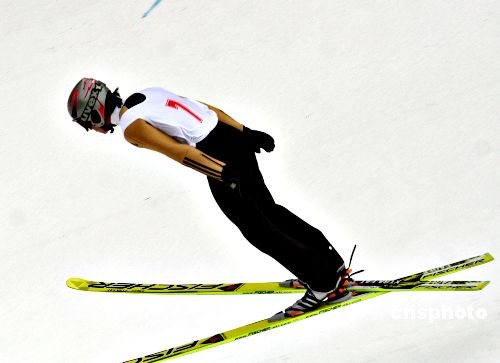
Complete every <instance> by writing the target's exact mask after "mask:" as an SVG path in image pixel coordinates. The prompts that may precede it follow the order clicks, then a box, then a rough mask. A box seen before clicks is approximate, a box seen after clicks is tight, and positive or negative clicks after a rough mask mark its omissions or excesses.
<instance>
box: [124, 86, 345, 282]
mask: <svg viewBox="0 0 500 363" xmlns="http://www.w3.org/2000/svg"><path fill="white" fill-rule="evenodd" d="M124 106H125V107H126V111H125V113H123V115H122V116H121V118H120V122H119V124H120V126H121V128H122V130H123V132H124V134H125V138H126V139H127V141H129V142H130V143H132V144H134V145H136V146H139V147H146V148H149V149H152V150H155V151H159V152H162V153H164V154H166V155H167V156H169V157H171V158H173V159H174V160H176V161H178V162H180V163H182V164H184V165H186V166H189V167H191V168H193V169H195V170H197V171H199V172H202V173H203V174H205V175H207V178H208V184H209V187H210V190H211V192H212V195H213V197H214V199H215V201H216V203H217V204H218V206H219V207H220V209H221V210H222V212H223V213H224V214H225V215H226V216H227V217H228V218H229V220H231V221H232V222H233V223H234V224H235V225H236V226H237V227H238V229H239V230H240V231H241V233H242V234H243V236H244V237H245V238H246V239H247V240H248V241H249V242H250V243H251V244H252V245H253V246H255V247H256V248H258V249H259V250H260V251H262V252H264V253H266V254H267V255H269V256H271V257H272V258H274V259H275V260H276V261H278V262H279V263H280V264H281V265H282V266H284V267H285V268H287V269H288V270H289V271H290V272H291V273H293V274H294V275H295V276H296V277H298V278H299V279H300V280H302V281H304V282H305V283H307V284H308V285H309V287H310V288H312V289H313V290H316V291H329V290H331V289H332V288H334V287H335V283H336V280H335V278H336V276H337V275H338V271H339V269H340V268H341V267H343V266H344V261H343V259H342V258H341V256H340V255H339V254H338V253H337V251H336V250H335V249H334V248H333V246H332V245H331V244H330V243H329V242H328V240H327V239H326V238H325V236H324V235H323V233H321V231H319V230H318V229H316V228H314V227H312V226H311V225H309V224H308V223H306V222H305V221H303V220H302V219H301V218H299V217H298V216H296V215H295V214H293V213H292V212H290V211H289V210H288V209H286V208H285V207H283V206H281V205H279V204H276V202H275V201H274V199H273V197H272V195H271V193H270V192H269V190H268V188H267V186H266V185H265V182H264V178H263V176H262V174H261V172H260V170H259V166H258V163H257V159H256V156H255V152H254V151H253V150H251V149H250V148H248V146H247V144H246V143H245V140H244V139H243V132H242V131H241V130H238V129H237V128H235V127H233V126H230V125H228V124H226V123H224V122H221V121H218V118H217V114H216V113H215V112H214V111H212V110H211V109H210V108H213V107H210V108H209V107H208V106H207V105H205V104H202V103H200V102H197V101H193V100H190V99H187V98H184V97H180V96H178V95H175V94H174V93H172V92H169V91H167V90H165V89H163V88H148V89H145V90H142V91H140V92H138V93H136V94H134V95H132V96H130V97H129V98H128V99H127V100H126V101H125V105H124ZM214 109H215V108H214ZM219 111H220V110H219ZM226 164H230V165H233V166H237V167H238V169H239V170H242V171H243V173H242V174H243V175H242V179H244V183H245V184H244V186H245V193H244V194H243V195H242V194H240V193H238V192H237V191H236V190H233V189H231V188H230V187H229V186H228V185H226V184H225V183H222V182H221V172H222V170H223V168H224V166H225V165H226Z"/></svg>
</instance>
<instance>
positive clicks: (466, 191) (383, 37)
mask: <svg viewBox="0 0 500 363" xmlns="http://www.w3.org/2000/svg"><path fill="white" fill-rule="evenodd" d="M153 3H154V2H153V0H150V1H130V0H125V1H123V0H122V1H116V0H109V1H82V0H73V1H56V0H48V1H43V2H40V1H6V0H2V1H0V6H1V8H0V10H1V12H0V13H1V22H0V34H1V37H0V44H1V49H2V51H1V57H0V65H1V66H0V80H1V82H0V84H1V87H0V99H1V100H2V102H1V103H0V112H1V119H2V123H1V124H2V125H1V131H0V133H1V135H2V142H1V144H0V158H1V159H0V160H1V163H2V164H1V165H2V170H3V172H2V174H1V176H0V180H1V184H0V186H1V188H0V196H1V199H0V200H1V202H2V209H1V213H0V239H1V244H0V249H1V256H2V264H1V267H0V272H1V273H2V276H3V278H2V282H1V299H0V306H1V324H0V331H1V338H0V352H1V353H0V357H1V358H0V360H1V361H3V362H14V361H15V362H64V363H67V362H72V363H80V362H92V363H93V362H118V361H123V360H127V359H132V358H134V357H138V356H142V355H145V354H149V353H154V352H157V351H160V350H163V349H166V348H169V347H173V346H177V345H181V344H184V343H188V342H190V341H192V340H194V339H198V338H203V337H206V336H211V335H213V334H215V333H218V332H221V331H224V330H228V329H232V328H234V327H237V326H239V325H243V324H247V323H250V322H253V321H256V320H260V319H262V318H265V317H268V316H270V315H272V314H273V313H275V312H276V311H278V310H281V309H282V308H284V307H286V306H287V305H288V304H290V303H292V302H293V301H294V300H295V298H297V296H292V295H286V296H231V297H217V296H208V297H203V296H201V297H200V296H192V297H188V296H173V297H167V296H145V295H142V296H136V295H131V296H129V295H123V294H117V295H113V294H98V293H85V292H78V291H74V290H71V289H69V288H67V287H66V285H65V281H66V279H67V278H68V277H71V276H78V277H84V278H89V279H97V280H103V281H106V280H109V281H113V280H117V281H134V282H173V283H189V282H239V281H259V280H263V281H266V280H281V279H286V278H289V277H290V274H289V273H288V272H287V271H286V270H284V269H283V268H282V267H281V266H279V265H278V264H277V263H275V262H273V260H271V259H270V258H269V257H267V256H265V255H263V254H261V253H260V252H258V251H257V250H256V249H254V248H253V247H252V246H251V245H250V244H248V243H247V242H246V241H245V240H244V239H243V237H242V236H240V234H239V232H238V231H237V230H236V228H235V227H234V226H233V225H231V224H230V223H229V222H228V221H227V220H226V219H225V217H224V216H223V215H222V213H221V212H220V211H219V210H218V208H217V206H216V205H215V203H214V202H213V200H212V197H211V195H210V194H209V190H208V187H207V185H206V181H205V180H204V178H203V177H201V176H199V175H196V174H195V173H193V172H192V171H190V170H188V169H187V168H183V167H182V166H181V165H178V164H176V163H175V162H173V161H170V160H168V159H167V158H165V157H164V156H162V155H160V154H155V153H153V152H151V151H148V150H139V149H136V148H133V147H131V146H130V145H129V144H127V143H126V142H125V141H123V140H122V138H123V137H122V135H121V134H120V132H116V133H115V134H113V135H100V134H96V133H88V134H86V133H85V132H82V131H83V130H82V129H81V128H80V127H78V126H77V125H75V124H73V123H72V122H71V121H70V119H69V117H68V114H67V111H66V101H67V97H68V94H69V91H70V90H71V88H72V87H73V86H74V84H75V83H76V82H77V81H78V80H79V79H80V78H81V77H83V76H87V77H95V78H99V79H102V80H103V81H105V82H106V83H107V84H108V85H109V86H110V87H116V86H120V90H121V92H122V95H124V96H126V95H128V94H130V93H132V92H134V91H136V90H138V89H140V88H143V87H146V86H154V85H161V86H165V87H166V88H169V89H171V90H173V91H175V92H177V93H179V94H181V95H186V96H189V97H192V98H196V99H198V100H202V101H205V102H208V103H211V104H213V105H215V106H219V107H221V108H222V109H223V110H225V111H226V112H227V113H229V114H230V115H232V116H233V117H235V118H236V119H237V120H239V121H241V122H242V123H244V124H246V125H248V126H249V127H252V128H255V129H262V130H265V131H267V132H269V133H271V134H272V135H273V136H274V137H275V139H276V145H277V146H276V150H275V151H274V152H273V153H271V154H263V155H261V156H259V162H260V165H261V169H262V171H263V173H264V175H265V176H266V180H267V183H268V186H269V187H270V189H271V190H272V191H273V194H274V196H275V199H276V200H277V201H278V202H280V203H282V204H284V205H286V206H287V207H288V208H289V209H291V210H292V211H295V212H296V213H297V214H299V215H300V216H301V217H303V218H304V219H305V220H307V221H309V222H310V223H311V224H313V225H315V226H317V227H318V228H320V229H321V230H322V231H323V232H324V234H325V235H326V236H327V237H328V238H329V239H330V240H331V241H332V243H333V244H334V245H335V246H336V248H337V249H338V250H339V252H341V254H342V255H343V256H344V257H345V258H348V257H349V253H350V251H351V248H352V246H353V245H354V244H355V243H357V244H358V250H357V253H356V256H355V260H354V268H364V269H366V272H365V273H364V274H363V275H362V276H363V278H365V279H369V278H380V279H382V278H395V277H399V276H402V275H405V274H410V273H413V272H416V271H420V270H423V269H426V268H429V267H434V266H439V265H443V264H446V263H449V262H452V261H455V260H459V259H462V258H466V257H470V256H474V255H478V254H481V253H484V252H488V251H489V252H491V253H492V254H493V255H494V256H497V257H500V248H499V247H498V246H499V243H500V187H499V186H500V164H499V161H500V145H499V141H500V102H499V99H500V62H499V59H500V3H499V2H498V1H494V0H491V1H487V0H484V1H483V0H476V1H464V0H432V1H430V0H421V1H414V0H398V1H365V0H361V1H355V2H354V1H337V0H333V1H332V0H316V1H296V0H295V1H293V0H289V1H285V0H274V1H263V0H254V1H243V0H218V1H186V0H165V1H163V2H161V3H159V4H158V6H157V7H156V8H154V9H152V10H151V12H150V13H149V14H148V15H147V16H146V17H143V15H144V14H145V13H146V12H147V11H148V9H149V8H150V7H151V6H152V5H153ZM499 273H500V267H499V263H498V261H496V262H493V263H490V264H488V265H485V266H481V267H477V268H474V269H471V270H469V271H467V272H463V273H461V274H457V275H452V278H453V279H462V280H464V279H477V280H479V279H484V280H492V283H491V284H490V286H488V287H487V288H486V289H485V290H483V291H481V292H457V293H436V292H432V293H408V294H404V293H400V294H396V293H393V294H389V295H385V296H381V297H379V298H377V299H373V300H370V301H366V302H363V303H361V304H355V305H352V306H350V307H347V308H345V309H341V310H336V311H334V312H331V313H329V314H325V315H322V316H321V317H315V318H312V319H307V320H305V321H302V322H300V323H296V324H292V325H289V326H287V327H283V328H279V329H276V330H272V331H269V332H266V333H263V334H259V335H256V336H253V337H249V338H246V339H243V340H240V341H237V342H234V343H231V344H227V345H223V346H220V347H216V348H213V349H210V350H207V351H204V352H201V353H196V354H193V355H190V356H186V357H183V358H179V362H181V361H182V362H186V363H187V362H252V363H253V362H259V363H271V362H273V363H274V362H283V363H285V362H286V363H292V362H337V361H338V362H401V361H405V362H474V363H477V362H497V361H499V360H500V343H499V342H500V339H499V338H500V308H499V303H500V293H499V288H498V284H497V281H496V280H497V276H498V274H499ZM419 308H420V309H423V310H420V313H421V315H422V314H423V316H426V314H431V312H432V311H434V310H435V309H437V308H438V309H448V310H450V311H452V312H453V313H454V314H455V315H457V314H458V315H459V316H461V315H460V314H461V312H463V311H464V309H468V310H469V311H472V312H473V313H474V314H476V315H474V316H473V317H474V318H473V319H472V318H470V317H468V318H465V319H458V318H455V319H451V318H449V317H448V318H446V317H442V318H441V319H437V320H435V321H433V322H431V321H430V319H424V318H419V319H403V318H401V316H399V314H400V313H401V311H403V310H404V309H406V310H409V311H416V309H419ZM433 309H434V310H433ZM484 313H486V314H487V317H485V316H484ZM477 314H479V315H481V317H482V319H480V318H477ZM398 316H399V317H398ZM420 317H422V316H420ZM462 317H463V316H462Z"/></svg>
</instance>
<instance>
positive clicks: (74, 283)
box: [66, 277, 87, 290]
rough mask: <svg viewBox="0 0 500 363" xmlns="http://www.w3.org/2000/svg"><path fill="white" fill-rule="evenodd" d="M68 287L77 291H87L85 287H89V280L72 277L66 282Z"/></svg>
mask: <svg viewBox="0 0 500 363" xmlns="http://www.w3.org/2000/svg"><path fill="white" fill-rule="evenodd" d="M66 286H68V287H69V288H72V289H75V290H86V289H85V286H87V280H84V279H80V278H78V277H70V278H69V279H67V280H66Z"/></svg>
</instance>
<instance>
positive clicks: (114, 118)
mask: <svg viewBox="0 0 500 363" xmlns="http://www.w3.org/2000/svg"><path fill="white" fill-rule="evenodd" d="M120 108H121V107H118V106H116V107H115V109H114V110H113V112H112V113H111V117H110V120H111V125H112V126H113V127H115V126H118V123H119V122H120Z"/></svg>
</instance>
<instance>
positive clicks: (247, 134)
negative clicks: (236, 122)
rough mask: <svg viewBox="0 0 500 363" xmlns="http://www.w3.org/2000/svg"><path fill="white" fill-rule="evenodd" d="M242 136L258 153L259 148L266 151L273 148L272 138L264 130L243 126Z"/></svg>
mask: <svg viewBox="0 0 500 363" xmlns="http://www.w3.org/2000/svg"><path fill="white" fill-rule="evenodd" d="M243 138H244V139H245V142H246V144H247V145H248V147H249V148H250V150H252V151H253V152H256V153H260V149H261V148H262V149H264V150H266V151H267V152H268V153H269V152H271V151H273V150H274V139H273V138H272V137H271V135H268V134H266V133H265V132H262V131H254V130H252V129H249V128H248V127H246V126H243Z"/></svg>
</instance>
